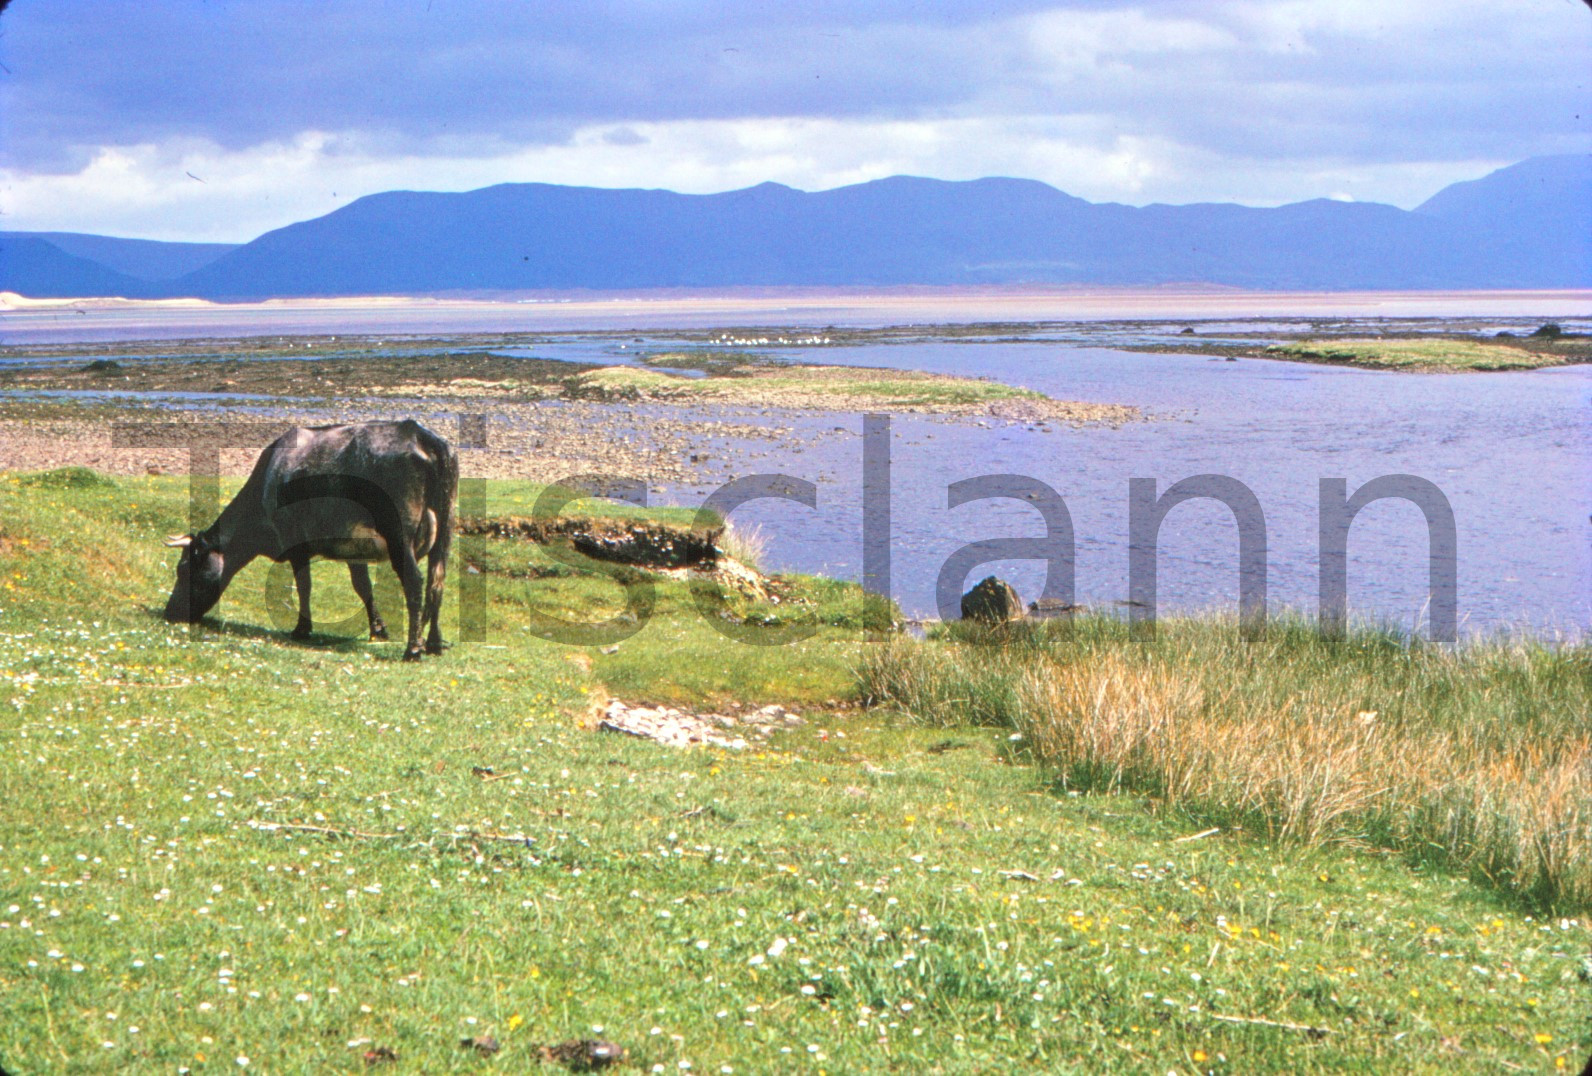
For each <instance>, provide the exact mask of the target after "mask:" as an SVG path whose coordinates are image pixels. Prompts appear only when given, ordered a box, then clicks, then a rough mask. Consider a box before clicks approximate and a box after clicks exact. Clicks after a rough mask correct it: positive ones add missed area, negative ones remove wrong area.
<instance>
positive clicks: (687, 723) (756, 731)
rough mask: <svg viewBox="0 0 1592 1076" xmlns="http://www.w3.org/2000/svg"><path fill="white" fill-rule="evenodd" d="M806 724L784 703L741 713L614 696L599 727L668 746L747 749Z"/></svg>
mask: <svg viewBox="0 0 1592 1076" xmlns="http://www.w3.org/2000/svg"><path fill="white" fill-rule="evenodd" d="M804 724H806V721H804V720H803V719H802V718H801V717H799V716H797V715H796V714H793V713H791V712H790V711H789V710H786V709H785V708H784V707H783V706H764V707H762V708H761V709H758V710H752V711H748V712H744V713H741V714H738V715H736V714H720V713H707V712H694V711H689V710H677V709H675V708H673V707H670V706H659V707H649V706H628V705H626V704H625V703H623V702H620V701H619V700H618V699H613V700H610V701H609V703H608V706H607V709H606V710H604V711H603V716H602V717H601V718H600V719H599V720H598V722H597V728H598V729H599V730H601V731H603V732H619V733H623V734H625V735H627V736H636V737H640V738H642V739H646V740H652V741H654V742H656V743H660V744H663V745H664V746H666V747H723V748H726V749H728V750H731V751H742V750H745V749H746V748H747V747H748V746H750V744H751V743H752V742H754V741H758V740H766V739H768V738H769V737H770V736H772V735H773V734H774V733H775V732H776V731H778V730H781V729H789V728H797V727H799V726H801V725H804Z"/></svg>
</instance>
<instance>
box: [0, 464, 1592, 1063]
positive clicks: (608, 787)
mask: <svg viewBox="0 0 1592 1076" xmlns="http://www.w3.org/2000/svg"><path fill="white" fill-rule="evenodd" d="M533 493H534V491H531V490H527V489H525V488H522V487H514V486H500V485H494V486H492V487H490V488H489V498H488V508H489V509H490V510H491V511H493V512H503V513H509V512H514V511H521V512H523V511H524V510H525V506H526V505H528V504H529V503H530V502H531V499H532V495H533ZM186 504H187V493H186V489H185V487H184V485H183V484H182V483H181V482H179V481H177V480H173V479H162V478H147V479H145V478H140V479H116V480H114V481H112V480H109V479H100V478H98V477H97V476H93V475H91V474H88V473H85V472H69V473H64V474H63V473H55V474H52V475H48V476H42V477H39V476H0V580H3V582H0V645H3V648H0V681H3V683H0V687H3V688H4V690H3V692H0V708H3V712H4V714H5V717H4V719H3V720H0V803H3V804H4V808H3V813H0V1013H3V1014H4V1019H0V1065H3V1066H4V1067H5V1069H6V1071H8V1072H15V1073H32V1072H41V1071H84V1072H101V1071H112V1070H114V1071H134V1072H138V1071H152V1072H153V1071H160V1072H172V1071H183V1070H190V1071H193V1072H223V1071H229V1072H230V1071H239V1070H240V1069H241V1070H244V1071H249V1070H253V1071H264V1072H273V1073H275V1072H356V1071H365V1070H366V1069H367V1068H368V1067H375V1068H377V1069H378V1070H379V1069H385V1070H387V1071H395V1072H450V1071H470V1072H475V1071H487V1070H501V1071H516V1072H517V1071H526V1070H527V1069H534V1068H535V1067H536V1066H537V1064H538V1062H537V1057H538V1055H537V1050H536V1048H537V1046H538V1045H541V1044H546V1043H553V1042H558V1041H561V1040H565V1039H571V1038H580V1037H595V1038H602V1039H608V1040H612V1041H614V1042H617V1043H620V1044H622V1045H623V1046H625V1047H627V1048H628V1049H629V1051H630V1054H629V1057H628V1059H627V1060H626V1061H625V1062H624V1063H623V1067H622V1070H623V1071H633V1072H671V1073H679V1072H696V1073H720V1072H726V1073H728V1072H739V1073H765V1072H787V1071H788V1072H829V1073H855V1072H910V1073H918V1072H958V1073H960V1072H968V1073H973V1072H991V1071H1004V1070H1006V1069H1008V1068H1013V1067H1016V1068H1030V1069H1033V1070H1036V1071H1041V1072H1091V1073H1092V1072H1099V1071H1124V1072H1154V1073H1165V1072H1168V1071H1176V1072H1179V1073H1190V1072H1197V1071H1198V1072H1206V1071H1210V1072H1278V1071H1288V1072H1300V1071H1342V1070H1357V1071H1364V1072H1389V1071H1397V1072H1415V1071H1429V1072H1440V1071H1441V1072H1447V1071H1452V1070H1455V1069H1465V1070H1486V1071H1492V1070H1496V1069H1499V1068H1510V1069H1515V1068H1518V1069H1522V1070H1526V1071H1554V1070H1555V1069H1556V1068H1564V1067H1570V1068H1572V1069H1578V1068H1579V1067H1580V1064H1581V1061H1582V1059H1583V1054H1584V1053H1585V1050H1586V1048H1587V1044H1588V1042H1589V1040H1592V1035H1589V1030H1592V1029H1589V1027H1588V1024H1587V1012H1588V1001H1589V1000H1592V986H1589V985H1588V982H1589V980H1592V960H1589V958H1588V937H1587V932H1586V927H1585V919H1584V917H1582V916H1581V915H1580V913H1579V912H1578V911H1577V910H1576V909H1573V908H1569V907H1564V908H1551V907H1543V906H1531V905H1527V904H1525V903H1523V902H1522V901H1521V900H1520V899H1518V898H1517V897H1515V896H1513V895H1511V894H1510V893H1509V892H1507V891H1506V890H1505V889H1501V888H1498V887H1495V886H1489V885H1486V884H1477V883H1475V882H1474V881H1472V880H1470V879H1469V878H1468V877H1466V876H1465V875H1464V874H1463V873H1462V872H1456V871H1453V870H1449V869H1445V868H1444V867H1442V866H1440V865H1438V864H1434V863H1429V862H1424V861H1421V860H1419V859H1414V860H1412V859H1411V858H1410V857H1408V856H1405V855H1402V854H1391V853H1385V852H1380V851H1377V850H1376V849H1374V848H1369V847H1367V848H1359V849H1357V848H1354V847H1343V846H1339V845H1311V844H1308V843H1305V842H1302V841H1282V840H1275V841H1274V840H1273V839H1271V838H1269V837H1267V836H1266V835H1265V833H1264V832H1263V831H1259V830H1254V829H1251V830H1249V831H1248V832H1247V834H1246V835H1233V834H1230V833H1229V832H1228V831H1227V830H1226V828H1225V827H1224V830H1223V832H1219V833H1215V834H1209V835H1205V836H1198V834H1200V833H1201V832H1202V831H1203V830H1204V829H1206V828H1209V827H1208V826H1206V825H1205V824H1204V819H1203V818H1202V817H1200V816H1199V815H1198V813H1197V812H1191V811H1188V810H1185V809H1184V808H1183V807H1181V806H1179V805H1177V804H1175V803H1168V802H1166V801H1165V800H1164V799H1158V800H1157V801H1156V802H1151V801H1150V800H1148V799H1147V798H1146V797H1145V796H1144V795H1143V794H1141V793H1139V792H1136V791H1135V790H1133V789H1131V788H1119V789H1118V790H1117V791H1096V790H1092V789H1082V788H1079V787H1078V786H1077V785H1076V784H1075V783H1074V784H1072V785H1071V786H1070V787H1069V785H1068V784H1067V783H1066V782H1064V781H1063V780H1062V779H1061V777H1060V774H1059V771H1058V770H1057V769H1055V768H1054V766H1053V765H1051V764H1049V763H1047V762H1046V761H1044V760H1040V759H1037V758H1035V757H1034V754H1033V752H1031V751H1030V750H1029V745H1028V741H1025V740H1013V739H1011V738H1010V737H1011V736H1012V735H1014V733H1013V731H1012V729H1010V728H1008V727H998V726H989V725H983V726H981V725H973V724H968V723H966V722H967V718H968V716H969V715H968V713H967V712H966V710H965V709H964V710H963V711H962V712H961V715H960V717H957V718H955V719H952V718H951V716H950V715H951V714H952V711H951V710H947V711H945V712H944V713H942V714H939V715H932V716H934V719H935V721H940V722H942V723H941V724H936V723H935V721H931V720H929V719H928V718H929V716H931V715H918V716H917V717H912V716H908V715H907V714H904V713H902V712H901V711H899V710H898V709H893V708H890V707H888V706H881V707H877V708H874V709H868V710H863V709H859V708H858V707H859V703H860V700H861V698H862V694H863V680H862V679H861V678H860V677H859V672H858V669H859V664H860V663H861V661H862V658H863V655H864V654H869V653H876V652H877V651H876V650H875V649H872V648H877V647H879V646H880V645H881V644H878V643H869V642H866V641H865V639H864V632H863V628H864V627H865V626H866V625H867V623H868V614H869V608H870V607H869V606H868V605H867V604H866V603H864V602H863V601H862V600H861V596H860V595H859V594H858V592H857V591H856V588H854V587H850V586H847V585H843V584H838V583H833V582H827V581H822V580H810V579H809V580H801V579H798V580H794V581H792V582H791V584H790V585H791V587H792V590H791V600H788V601H786V602H783V603H782V604H781V605H779V606H773V607H768V608H752V607H747V606H745V605H737V606H735V610H736V612H737V613H738V614H741V615H749V616H750V617H751V618H753V619H754V620H755V619H756V618H759V617H763V616H767V617H770V618H773V619H783V620H786V621H788V620H791V619H796V620H805V621H809V622H812V623H814V624H815V625H817V628H818V630H817V634H816V635H814V636H813V637H812V638H811V639H810V640H808V641H806V642H804V643H800V644H794V645H791V646H775V647H756V646H749V645H743V644H737V643H732V642H729V641H728V640H726V639H725V638H724V637H723V636H721V635H720V634H718V633H717V632H716V631H715V630H714V628H713V627H712V626H711V625H709V624H707V623H705V622H704V621H703V620H702V619H701V618H700V617H699V616H698V615H697V614H696V612H695V611H694V609H692V608H691V606H690V605H689V601H688V598H687V596H686V594H685V592H684V586H683V585H682V584H680V583H676V582H674V581H670V580H666V581H662V582H660V583H658V585H657V612H656V615H655V616H654V617H653V619H652V620H651V621H650V622H648V623H646V624H645V625H644V626H642V627H641V629H640V630H639V631H637V632H636V633H635V634H634V635H633V636H631V637H630V638H628V639H626V640H624V641H622V642H620V643H618V644H617V646H618V649H617V650H614V651H613V652H611V653H609V652H606V648H605V647H577V646H571V645H563V644H558V643H553V642H548V641H545V640H542V639H540V638H537V637H536V636H535V635H534V634H533V633H532V632H531V631H530V630H529V626H528V618H527V611H528V610H529V609H530V608H531V606H532V605H533V604H534V605H535V606H536V607H537V608H538V609H540V610H541V611H542V612H544V613H547V614H550V615H559V616H564V617H566V618H572V619H573V618H585V619H593V620H595V619H599V618H605V617H609V616H613V615H615V614H616V613H618V612H619V610H620V609H621V608H622V607H623V602H622V600H621V593H620V591H619V589H618V587H617V586H616V584H615V582H614V581H613V579H612V578H611V577H610V576H609V575H607V574H603V573H602V572H600V571H599V570H598V569H597V566H595V565H585V566H583V565H581V564H580V563H579V562H578V561H576V562H569V561H566V560H562V559H559V558H555V557H551V556H548V555H547V554H546V552H545V551H543V550H538V549H534V548H524V547H518V546H514V545H513V544H512V543H501V544H478V545H474V546H472V545H471V544H470V543H463V542H462V543H461V545H460V546H459V547H458V548H459V559H458V560H457V561H456V563H455V565H454V572H453V575H452V582H453V583H454V584H455V586H454V587H453V589H452V591H451V592H450V594H451V596H450V603H449V607H448V608H449V610H450V617H451V616H452V615H454V614H453V613H452V611H456V610H457V608H458V601H457V595H458V586H457V584H458V583H459V582H460V581H461V580H462V579H464V578H465V573H464V571H463V569H462V565H463V563H465V562H467V561H468V562H472V563H477V564H478V567H480V568H481V569H482V571H481V574H480V575H476V576H470V577H469V578H470V579H472V580H473V581H474V582H473V584H472V585H478V586H483V587H485V588H486V590H485V596H486V598H487V602H486V615H485V618H484V623H483V624H482V628H481V633H482V634H483V635H484V638H482V639H479V640H477V641H474V642H463V641H461V642H458V643H457V645H455V646H454V647H453V648H452V649H451V650H449V651H448V652H447V653H446V654H445V655H444V656H442V657H441V658H438V659H435V660H429V659H428V660H427V661H425V662H423V663H421V664H420V665H418V666H416V665H404V664H402V663H400V662H399V660H398V658H399V650H400V646H401V644H399V643H367V642H365V641H364V640H363V638H362V630H361V631H359V632H356V631H355V628H354V627H349V628H346V629H335V630H328V631H327V632H326V633H325V634H323V635H321V636H319V637H318V638H316V639H315V640H313V641H311V642H310V643H307V644H295V643H293V642H291V641H290V640H289V639H288V638H287V637H286V631H287V630H288V628H290V627H291V615H290V613H291V610H290V609H289V608H287V607H286V606H285V605H284V601H285V600H290V594H289V592H288V590H287V588H286V587H285V586H281V587H279V588H278V589H277V590H276V591H275V592H273V591H272V589H271V587H270V586H269V585H268V584H269V582H270V579H271V573H270V572H269V571H268V570H267V569H266V567H265V566H263V565H260V566H256V567H253V568H251V569H249V570H248V571H247V572H246V573H245V574H244V575H243V576H241V577H240V578H239V580H238V581H237V582H236V583H235V584H234V589H233V591H230V592H229V593H228V594H227V596H226V598H225V599H224V600H223V602H222V605H221V606H220V607H219V609H218V610H217V619H216V620H215V621H214V623H213V624H212V625H211V626H208V627H204V628H199V629H193V630H190V629H187V628H180V627H171V626H168V625H166V624H164V623H163V622H162V621H160V620H159V618H158V616H157V613H158V610H159V608H160V606H161V604H162V603H163V602H164V599H165V596H166V594H167V592H168V590H169V587H170V581H171V566H172V556H171V553H170V551H168V550H165V549H163V548H162V547H161V546H160V538H161V536H163V535H165V534H167V533H170V532H173V531H178V530H183V529H186V527H185V518H184V517H185V513H186ZM315 574H316V582H317V616H318V618H320V620H321V621H322V622H324V623H327V624H333V625H335V624H337V623H339V622H347V621H348V620H349V619H350V617H351V614H352V613H354V612H355V610H356V608H357V606H356V603H355V601H354V599H353V597H352V595H351V593H349V592H348V590H347V587H346V576H345V575H343V574H342V573H341V571H340V569H337V568H336V567H335V566H331V565H325V566H318V567H317V568H316V572H315ZM376 574H378V578H379V583H378V591H377V593H378V600H380V601H381V602H382V604H383V606H384V609H385V611H386V613H387V616H388V620H389V622H390V623H391V624H392V625H393V626H394V627H395V628H396V627H397V622H398V620H400V619H401V617H400V616H399V614H398V604H397V602H396V599H395V594H394V587H393V586H392V584H391V582H390V581H389V580H387V579H382V578H380V575H382V574H385V573H376ZM283 576H285V573H281V576H279V577H278V578H279V579H280V580H281V582H282V583H284V584H285V582H286V580H285V578H282V577H283ZM793 609H794V610H795V611H794V612H793V611H792V610H793ZM360 627H361V628H362V625H361V626H360ZM396 634H398V633H397V632H395V635H396ZM448 634H449V636H450V639H451V638H456V637H457V630H456V629H454V630H450V631H449V633H448ZM1108 642H1109V641H1102V642H1101V646H1102V648H1106V649H1109V646H1108ZM921 645H923V646H924V647H925V648H928V647H935V646H942V645H946V644H945V643H944V642H935V641H931V642H929V643H926V644H921ZM1123 645H1124V647H1127V646H1128V645H1130V644H1123ZM609 694H612V695H615V696H618V697H621V698H623V699H625V700H626V701H630V702H636V701H649V700H650V701H671V700H672V701H679V702H691V701H704V700H705V701H710V702H713V703H715V704H720V703H728V702H729V701H731V700H739V701H745V702H758V703H762V702H781V703H785V704H787V705H789V706H791V707H792V708H793V709H796V710H797V711H798V712H801V713H803V714H805V715H807V716H808V718H809V723H808V724H807V725H806V726H804V727H802V728H799V729H795V730H792V731H789V732H783V733H779V734H776V737H775V738H774V740H773V741H772V742H771V743H770V744H769V745H767V746H766V747H756V748H751V749H749V750H747V751H744V752H730V751H717V750H698V751H689V752H680V751H673V750H670V749H666V748H663V747H659V746H657V745H654V744H651V743H649V742H644V741H639V740H632V739H628V738H624V737H620V736H615V735H612V734H608V733H601V732H596V731H593V730H592V729H591V728H590V727H589V726H590V712H591V708H592V706H593V703H594V700H601V699H603V698H604V697H606V696H607V695H609ZM488 771H489V772H488ZM487 1035H490V1036H493V1037H495V1039H496V1040H498V1042H499V1043H500V1044H501V1050H500V1052H498V1053H496V1054H495V1055H493V1056H491V1057H483V1056H481V1055H479V1054H478V1053H477V1052H476V1051H474V1050H472V1049H466V1048H464V1047H462V1046H461V1045H460V1042H461V1040H464V1039H470V1038H475V1037H477V1036H487ZM379 1048H385V1049H386V1050H389V1051H391V1052H392V1053H393V1054H395V1055H396V1058H397V1060H396V1061H395V1062H391V1063H383V1062H380V1061H378V1062H377V1063H376V1064H375V1065H374V1066H368V1065H367V1062H366V1054H367V1052H370V1051H375V1050H378V1049H379ZM548 1071H556V1070H554V1069H553V1068H552V1067H551V1066H549V1067H548Z"/></svg>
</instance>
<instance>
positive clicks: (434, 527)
mask: <svg viewBox="0 0 1592 1076" xmlns="http://www.w3.org/2000/svg"><path fill="white" fill-rule="evenodd" d="M458 488H459V462H458V459H457V457H456V456H455V455H454V453H453V449H452V447H450V446H449V445H448V443H447V442H446V441H444V440H443V439H442V438H440V437H438V436H437V435H436V434H434V433H432V432H431V431H430V430H428V429H426V428H425V427H424V426H422V425H420V424H419V423H418V422H414V421H410V420H405V421H403V422H361V423H355V424H353V425H348V426H309V427H305V426H298V427H295V428H294V429H291V430H289V431H288V432H287V433H284V434H283V435H282V436H281V437H279V438H277V439H276V440H275V441H273V442H272V443H271V445H270V446H269V447H268V448H266V450H265V451H264V452H262V453H260V458H259V460H258V461H256V463H255V465H254V472H253V473H252V474H250V475H249V480H248V481H247V482H245V483H244V484H243V488H242V489H241V490H239V491H238V495H237V496H236V497H234V498H233V499H232V503H231V504H229V505H227V507H226V508H225V509H223V510H222V512H221V515H220V516H219V517H218V518H217V519H216V521H215V523H214V524H212V525H211V527H210V529H209V530H205V531H201V532H199V533H198V534H188V535H179V536H173V537H171V538H169V539H167V540H166V544H167V545H171V546H182V547H183V555H182V560H180V561H179V562H178V564H177V585H176V588H175V589H173V590H172V592H171V600H170V601H168V602H167V603H166V619H167V620H169V621H172V622H173V623H179V622H187V623H197V622H198V621H199V619H200V618H201V617H203V616H204V615H205V614H206V613H208V612H209V611H210V610H211V609H212V608H213V607H214V606H215V604H216V602H218V601H220V600H221V592H222V591H224V590H226V589H227V584H228V583H230V582H231V581H232V577H233V576H235V575H237V574H238V572H240V571H241V570H242V569H243V567H244V565H246V564H248V563H249V562H250V561H251V560H253V559H254V558H255V557H269V558H271V559H272V560H274V561H277V562H278V563H281V562H283V561H286V562H287V563H288V564H290V565H292V567H293V580H294V582H295V583H296V584H297V585H298V597H299V618H298V626H297V627H296V628H294V629H293V635H294V637H295V638H303V637H305V636H307V635H309V634H310V560H311V558H313V557H325V558H327V559H330V560H340V561H345V562H347V564H348V574H349V576H350V577H351V578H352V579H353V583H354V592H355V593H357V594H358V595H359V597H360V600H361V601H363V602H364V603H365V613H366V615H367V616H368V617H369V618H370V635H371V638H373V639H385V638H386V637H387V628H386V625H384V624H383V623H382V620H381V617H380V616H379V615H378V614H377V612H376V603H375V599H374V596H373V595H372V593H371V589H370V572H369V570H368V569H367V568H366V565H367V564H368V563H371V562H376V561H387V562H388V563H389V564H391V565H392V569H393V571H395V572H397V573H398V579H399V580H400V581H401V582H402V583H403V589H404V600H405V602H406V604H407V605H408V607H409V643H408V646H407V647H406V648H405V649H404V660H405V661H418V660H419V659H420V653H421V648H420V632H421V628H422V626H423V625H424V624H426V623H427V622H428V621H429V623H430V626H431V627H430V633H429V634H428V635H427V637H426V645H425V650H426V652H427V653H430V654H440V653H441V652H442V632H441V629H439V628H438V626H437V614H438V612H439V611H440V609H441V607H442V584H443V577H444V576H445V574H446V572H447V567H448V547H449V545H450V544H451V543H452V540H453V516H454V501H455V499H456V497H457V495H458ZM421 557H429V561H428V568H429V573H428V575H427V578H426V579H425V580H424V581H422V579H421V574H420V565H419V561H420V558H421ZM422 589H424V591H425V593H424V605H423V607H422V594H421V591H422Z"/></svg>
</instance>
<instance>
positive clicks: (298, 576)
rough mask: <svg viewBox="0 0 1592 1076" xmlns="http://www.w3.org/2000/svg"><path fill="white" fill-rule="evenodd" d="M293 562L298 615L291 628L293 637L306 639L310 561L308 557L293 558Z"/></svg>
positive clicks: (308, 623) (307, 632) (308, 628)
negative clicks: (296, 622)
mask: <svg viewBox="0 0 1592 1076" xmlns="http://www.w3.org/2000/svg"><path fill="white" fill-rule="evenodd" d="M292 564H293V585H294V586H295V587H297V588H298V600H299V615H298V624H297V625H295V626H294V628H293V638H295V639H308V638H309V637H310V634H311V629H310V562H309V559H308V558H305V559H303V560H295V561H293V562H292Z"/></svg>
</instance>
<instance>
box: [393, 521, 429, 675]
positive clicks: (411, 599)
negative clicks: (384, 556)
mask: <svg viewBox="0 0 1592 1076" xmlns="http://www.w3.org/2000/svg"><path fill="white" fill-rule="evenodd" d="M387 548H388V549H389V550H390V551H391V557H392V570H393V571H395V572H397V573H398V581H399V582H400V583H402V584H403V588H404V605H405V606H406V607H407V608H408V610H409V640H408V642H407V643H406V644H405V646H404V660H405V661H419V660H420V654H421V650H420V629H421V627H422V625H423V624H424V623H425V621H424V618H423V617H422V616H421V615H420V614H421V612H422V611H423V610H422V598H423V597H424V595H423V594H422V591H423V590H424V589H425V580H423V579H422V578H421V576H420V565H419V564H418V563H417V562H416V561H415V555H414V552H413V551H412V550H410V548H409V546H408V544H407V543H406V542H404V541H403V540H402V536H398V535H395V536H394V539H390V540H389V541H388V542H387Z"/></svg>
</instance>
